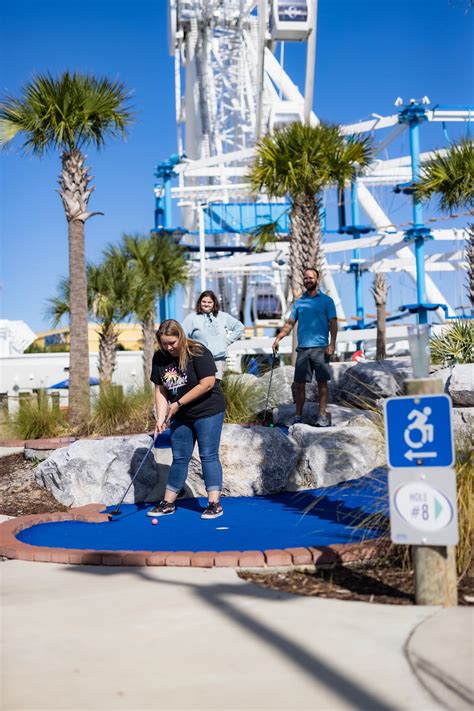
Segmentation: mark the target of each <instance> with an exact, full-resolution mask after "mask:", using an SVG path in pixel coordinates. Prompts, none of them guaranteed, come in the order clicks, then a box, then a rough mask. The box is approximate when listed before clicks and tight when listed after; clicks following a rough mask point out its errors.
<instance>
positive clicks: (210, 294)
mask: <svg viewBox="0 0 474 711" xmlns="http://www.w3.org/2000/svg"><path fill="white" fill-rule="evenodd" d="M206 296H207V298H208V299H212V300H213V302H214V308H213V309H212V315H213V316H217V314H218V313H219V309H220V304H219V299H218V298H217V296H216V295H215V293H214V292H213V291H211V290H210V289H208V290H207V291H203V292H202V294H200V295H199V298H198V300H197V301H196V313H197V314H202V309H201V301H202V300H203V299H204V298H205V297H206Z"/></svg>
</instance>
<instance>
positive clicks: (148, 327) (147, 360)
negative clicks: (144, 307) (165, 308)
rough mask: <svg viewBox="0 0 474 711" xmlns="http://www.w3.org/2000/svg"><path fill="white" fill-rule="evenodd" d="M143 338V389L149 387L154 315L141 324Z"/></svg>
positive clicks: (153, 348)
mask: <svg viewBox="0 0 474 711" xmlns="http://www.w3.org/2000/svg"><path fill="white" fill-rule="evenodd" d="M141 326H142V336H143V387H144V388H145V389H146V388H147V387H151V385H150V375H151V363H152V360H153V353H154V351H155V314H153V313H151V314H148V315H147V316H146V318H145V319H144V320H143V321H142V322H141Z"/></svg>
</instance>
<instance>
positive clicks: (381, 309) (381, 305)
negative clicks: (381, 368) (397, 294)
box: [370, 272, 390, 360]
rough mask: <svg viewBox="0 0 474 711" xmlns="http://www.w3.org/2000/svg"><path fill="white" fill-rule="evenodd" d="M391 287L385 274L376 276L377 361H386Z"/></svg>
mask: <svg viewBox="0 0 474 711" xmlns="http://www.w3.org/2000/svg"><path fill="white" fill-rule="evenodd" d="M389 288H390V287H389V286H388V284H387V280H386V278H385V274H382V273H381V272H377V273H376V274H375V275H374V279H373V282H372V287H371V289H370V290H371V292H372V294H373V296H374V301H375V305H376V307H377V348H376V354H375V360H385V357H386V352H385V341H386V320H385V314H386V312H385V308H386V305H387V297H388V290H389Z"/></svg>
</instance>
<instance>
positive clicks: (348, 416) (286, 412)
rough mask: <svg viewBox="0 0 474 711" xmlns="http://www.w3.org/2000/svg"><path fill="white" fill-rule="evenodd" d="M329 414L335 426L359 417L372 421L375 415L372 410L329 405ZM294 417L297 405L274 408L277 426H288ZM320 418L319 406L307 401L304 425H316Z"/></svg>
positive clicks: (304, 410)
mask: <svg viewBox="0 0 474 711" xmlns="http://www.w3.org/2000/svg"><path fill="white" fill-rule="evenodd" d="M328 412H329V413H330V415H331V418H332V424H333V425H344V424H347V423H348V422H349V421H350V420H353V419H354V418H355V417H358V416H359V415H362V416H364V417H367V418H369V419H370V418H371V417H372V414H373V413H372V412H371V411H370V410H358V409H357V408H355V407H344V406H343V405H328ZM294 416H295V405H293V404H288V403H285V404H283V405H278V406H277V407H274V408H273V424H275V425H285V426H288V425H290V424H291V420H292V418H293V417H294ZM318 416H319V406H318V404H317V403H314V402H308V401H306V402H305V404H304V408H303V424H307V425H312V426H314V425H316V420H317V419H318Z"/></svg>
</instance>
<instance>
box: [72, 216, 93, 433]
mask: <svg viewBox="0 0 474 711" xmlns="http://www.w3.org/2000/svg"><path fill="white" fill-rule="evenodd" d="M68 239H69V284H70V338H71V343H70V355H69V419H70V422H71V424H72V425H74V426H80V425H81V424H84V422H85V421H86V420H87V418H88V417H89V412H90V403H89V334H88V325H87V313H88V312H87V278H86V257H85V249H84V223H83V222H81V221H80V220H73V221H72V222H69V223H68Z"/></svg>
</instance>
